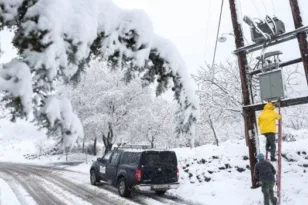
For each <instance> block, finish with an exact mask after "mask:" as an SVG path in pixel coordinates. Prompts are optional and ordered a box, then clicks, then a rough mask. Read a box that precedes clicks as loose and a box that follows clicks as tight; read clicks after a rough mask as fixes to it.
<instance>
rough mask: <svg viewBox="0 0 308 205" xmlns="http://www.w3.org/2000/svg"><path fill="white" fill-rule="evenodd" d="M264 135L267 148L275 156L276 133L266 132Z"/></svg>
mask: <svg viewBox="0 0 308 205" xmlns="http://www.w3.org/2000/svg"><path fill="white" fill-rule="evenodd" d="M264 136H265V137H266V144H265V149H266V151H269V152H270V153H271V157H272V158H275V153H276V137H275V133H265V134H264Z"/></svg>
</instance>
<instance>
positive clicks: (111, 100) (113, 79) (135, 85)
mask: <svg viewBox="0 0 308 205" xmlns="http://www.w3.org/2000/svg"><path fill="white" fill-rule="evenodd" d="M86 73H87V74H86V75H85V76H84V78H83V79H82V80H81V83H80V84H78V85H77V86H72V87H69V88H66V89H65V90H64V92H63V95H66V96H68V97H69V98H70V99H71V101H72V103H73V105H74V107H75V109H76V111H77V113H78V115H79V117H80V118H81V121H82V124H83V126H84V131H85V137H86V138H88V139H91V140H92V139H93V140H94V141H96V139H97V138H101V137H102V139H103V142H104V144H105V148H106V150H107V151H108V150H110V149H111V146H112V145H113V144H114V143H115V142H119V141H121V140H122V139H123V138H125V137H126V136H128V135H129V131H128V129H129V127H130V124H129V123H130V119H132V118H137V117H138V115H137V116H136V115H135V114H136V110H140V109H143V107H145V106H148V105H149V104H148V103H147V101H148V100H149V99H150V98H151V97H150V95H151V92H150V89H149V87H146V88H142V85H141V80H140V79H136V80H134V81H131V82H129V83H127V82H126V81H125V79H124V78H123V71H121V70H113V71H111V70H110V68H108V66H107V65H106V64H104V63H101V62H98V61H93V62H92V63H91V66H90V67H89V68H88V69H86ZM147 109H150V108H149V107H147Z"/></svg>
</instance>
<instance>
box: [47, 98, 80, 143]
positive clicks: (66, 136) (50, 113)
mask: <svg viewBox="0 0 308 205" xmlns="http://www.w3.org/2000/svg"><path fill="white" fill-rule="evenodd" d="M42 113H43V114H45V115H46V116H47V119H48V122H49V123H50V127H52V128H57V126H61V132H62V133H61V136H62V138H61V141H62V146H63V147H64V148H71V147H72V146H73V145H74V143H75V142H76V140H77V139H78V138H79V139H83V127H82V124H81V122H80V120H79V118H78V117H77V115H76V114H75V113H74V112H73V108H72V105H71V103H70V101H69V100H68V99H67V98H58V97H56V96H49V97H48V98H47V100H46V104H45V106H44V107H43V110H42Z"/></svg>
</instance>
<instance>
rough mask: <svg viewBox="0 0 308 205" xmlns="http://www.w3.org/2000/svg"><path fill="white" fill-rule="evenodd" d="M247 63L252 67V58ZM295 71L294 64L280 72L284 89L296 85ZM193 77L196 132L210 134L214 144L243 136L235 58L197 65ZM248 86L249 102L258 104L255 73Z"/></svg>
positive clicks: (238, 76) (238, 80)
mask: <svg viewBox="0 0 308 205" xmlns="http://www.w3.org/2000/svg"><path fill="white" fill-rule="evenodd" d="M250 65H251V67H250V68H249V69H250V70H251V69H252V68H254V66H253V65H254V62H253V61H252V60H250ZM297 74H298V72H297V68H296V67H288V68H286V70H285V71H284V72H283V77H284V82H285V85H286V86H287V88H288V92H290V91H292V89H293V87H294V86H295V85H296V84H298V82H297V80H296V79H294V77H295V76H296V75H297ZM193 79H194V80H195V81H196V83H197V85H198V86H199V89H198V91H197V95H198V97H199V101H200V113H201V114H200V121H199V123H198V126H197V129H198V130H197V132H198V133H199V134H200V135H210V136H211V138H212V139H214V140H215V143H216V144H217V145H218V144H219V141H220V140H226V139H229V138H230V137H234V136H237V137H239V138H241V137H243V136H244V130H243V127H244V125H243V118H242V115H243V109H242V106H243V100H242V88H241V79H240V74H239V69H238V64H237V63H236V62H235V61H226V62H224V63H221V64H220V65H214V66H210V65H207V66H206V67H202V68H200V69H199V70H198V72H197V74H196V75H193ZM251 89H252V91H253V96H251V99H253V102H254V103H261V99H260V94H259V92H260V91H259V81H258V78H257V76H254V78H253V79H252V80H251ZM222 127H223V129H221V128H222ZM209 130H210V132H209ZM197 138H198V140H199V141H200V140H201V141H203V142H208V138H207V137H203V139H202V138H201V139H200V137H197Z"/></svg>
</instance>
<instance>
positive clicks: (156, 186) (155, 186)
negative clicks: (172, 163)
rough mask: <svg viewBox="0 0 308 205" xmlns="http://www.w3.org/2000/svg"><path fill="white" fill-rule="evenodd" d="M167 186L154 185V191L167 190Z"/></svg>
mask: <svg viewBox="0 0 308 205" xmlns="http://www.w3.org/2000/svg"><path fill="white" fill-rule="evenodd" d="M167 188H168V185H167V184H160V185H153V189H167Z"/></svg>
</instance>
